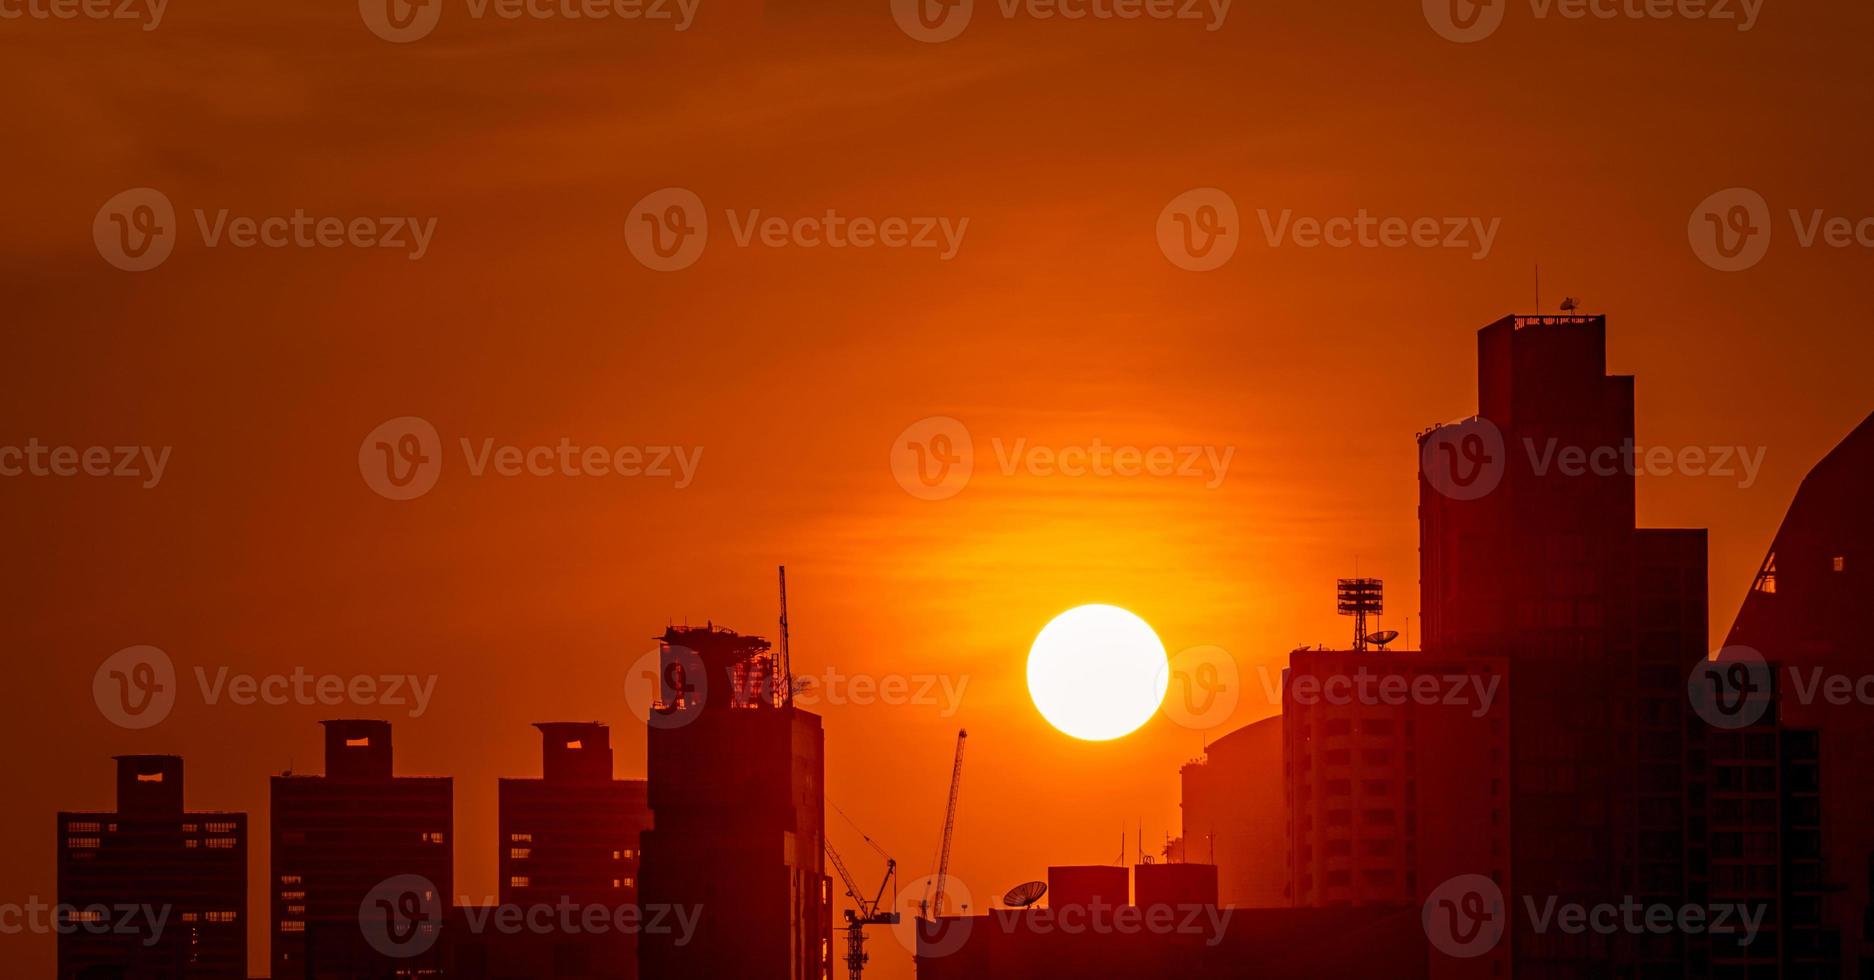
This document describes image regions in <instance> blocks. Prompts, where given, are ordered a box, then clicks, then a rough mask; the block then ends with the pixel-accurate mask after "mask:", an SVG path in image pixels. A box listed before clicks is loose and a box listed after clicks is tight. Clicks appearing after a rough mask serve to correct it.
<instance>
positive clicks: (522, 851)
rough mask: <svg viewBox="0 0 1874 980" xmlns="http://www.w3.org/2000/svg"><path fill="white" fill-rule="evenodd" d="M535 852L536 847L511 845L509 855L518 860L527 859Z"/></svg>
mask: <svg viewBox="0 0 1874 980" xmlns="http://www.w3.org/2000/svg"><path fill="white" fill-rule="evenodd" d="M533 852H534V849H533V848H531V847H510V848H508V857H510V858H513V859H514V860H516V861H525V860H527V858H528V856H529V855H531V854H533Z"/></svg>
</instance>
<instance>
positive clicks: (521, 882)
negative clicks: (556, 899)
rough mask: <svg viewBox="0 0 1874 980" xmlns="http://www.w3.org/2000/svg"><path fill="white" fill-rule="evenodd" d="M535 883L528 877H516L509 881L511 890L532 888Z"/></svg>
mask: <svg viewBox="0 0 1874 980" xmlns="http://www.w3.org/2000/svg"><path fill="white" fill-rule="evenodd" d="M533 884H534V881H533V879H532V878H529V877H527V876H526V875H515V876H514V877H512V878H509V879H508V887H509V888H532V887H533Z"/></svg>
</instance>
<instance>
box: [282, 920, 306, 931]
mask: <svg viewBox="0 0 1874 980" xmlns="http://www.w3.org/2000/svg"><path fill="white" fill-rule="evenodd" d="M280 931H281V932H305V931H306V924H305V923H304V922H282V923H280Z"/></svg>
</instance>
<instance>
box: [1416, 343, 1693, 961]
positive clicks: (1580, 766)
mask: <svg viewBox="0 0 1874 980" xmlns="http://www.w3.org/2000/svg"><path fill="white" fill-rule="evenodd" d="M1606 353H1607V322H1606V318H1604V317H1600V316H1511V317H1505V318H1503V319H1501V320H1499V321H1497V322H1496V323H1493V324H1491V325H1489V326H1487V327H1485V328H1483V329H1482V330H1480V331H1479V332H1478V405H1479V410H1478V414H1477V416H1475V417H1474V418H1471V419H1468V420H1465V421H1463V422H1461V423H1456V424H1454V425H1451V426H1441V427H1437V428H1434V429H1431V430H1429V431H1427V432H1425V433H1422V434H1421V435H1420V437H1419V446H1420V452H1421V456H1420V459H1421V467H1420V493H1419V499H1420V507H1419V520H1420V575H1419V577H1420V591H1421V604H1422V609H1421V615H1422V619H1421V622H1422V628H1423V633H1422V636H1423V644H1424V647H1425V649H1426V650H1427V651H1429V652H1431V653H1434V654H1436V655H1438V656H1441V657H1450V656H1458V657H1477V656H1484V657H1503V658H1505V659H1506V660H1507V661H1508V665H1509V673H1510V676H1511V678H1512V680H1513V683H1512V685H1511V691H1512V693H1511V696H1510V716H1509V725H1510V745H1511V762H1510V777H1509V783H1510V811H1511V813H1512V814H1513V815H1514V820H1513V822H1512V825H1511V871H1510V875H1511V880H1512V887H1511V888H1510V889H1506V893H1507V894H1508V895H1509V898H1510V904H1511V906H1512V908H1518V907H1522V905H1523V904H1524V901H1525V900H1526V899H1528V900H1533V901H1535V902H1537V903H1538V904H1544V903H1548V902H1555V903H1560V904H1567V905H1574V904H1580V905H1584V906H1588V907H1592V906H1594V905H1597V904H1601V903H1604V902H1610V901H1611V902H1619V901H1621V900H1623V899H1624V898H1628V897H1633V898H1643V899H1645V900H1647V901H1661V902H1668V903H1670V904H1673V905H1678V904H1683V903H1685V902H1686V901H1688V900H1689V899H1690V898H1691V897H1693V895H1692V890H1691V889H1692V883H1693V882H1694V881H1695V879H1696V877H1697V874H1698V869H1697V868H1696V867H1695V866H1694V864H1693V862H1694V859H1695V857H1696V854H1695V851H1696V848H1695V845H1694V842H1693V841H1692V840H1691V839H1690V838H1689V836H1688V833H1689V830H1693V829H1696V827H1697V821H1698V820H1699V815H1698V814H1695V813H1693V812H1691V811H1690V809H1688V807H1689V806H1690V805H1692V804H1695V803H1696V802H1697V801H1692V803H1691V804H1688V803H1685V802H1682V801H1684V800H1685V799H1686V798H1687V787H1688V786H1689V785H1692V784H1693V783H1695V782H1696V777H1695V774H1692V773H1689V772H1688V771H1687V769H1686V766H1687V765H1688V764H1690V763H1694V762H1696V760H1697V758H1698V753H1697V750H1696V746H1694V745H1692V744H1691V742H1690V738H1691V736H1689V735H1688V732H1690V731H1692V726H1691V724H1690V723H1689V720H1688V714H1687V713H1688V712H1689V711H1690V707H1689V705H1688V703H1687V700H1686V698H1685V690H1684V683H1685V678H1686V677H1687V676H1688V675H1689V673H1690V671H1691V670H1692V669H1693V668H1694V666H1695V665H1696V664H1697V663H1699V662H1701V661H1703V660H1704V658H1705V656H1706V651H1705V646H1704V632H1705V630H1704V627H1703V625H1702V620H1698V619H1697V618H1696V617H1695V616H1694V615H1693V614H1692V610H1693V609H1695V608H1700V607H1702V605H1703V599H1702V594H1701V595H1698V596H1696V597H1692V596H1688V595H1687V594H1686V593H1688V592H1696V591H1699V590H1701V589H1702V586H1699V585H1696V584H1695V583H1702V582H1703V581H1704V561H1705V558H1704V553H1703V539H1702V536H1701V535H1702V532H1695V531H1673V532H1655V531H1640V530H1638V529H1637V528H1636V522H1635V482H1634V474H1635V466H1634V461H1633V454H1634V452H1635V451H1636V450H1635V444H1634V394H1633V392H1634V389H1633V379H1632V378H1631V377H1627V376H1611V375H1608V374H1607V373H1606ZM1643 573H1644V574H1647V575H1657V576H1660V577H1662V578H1665V577H1670V578H1671V579H1672V583H1673V584H1671V585H1670V586H1667V585H1665V584H1663V583H1662V582H1655V583H1654V584H1655V585H1660V586H1661V588H1663V589H1665V591H1667V592H1670V593H1673V594H1674V595H1677V596H1678V599H1677V604H1676V606H1674V608H1671V609H1651V608H1648V607H1645V606H1643V604H1642V603H1641V601H1640V594H1641V591H1642V587H1641V582H1640V577H1641V575H1642V574H1643ZM1694 600H1695V601H1694ZM1675 684H1676V685H1677V686H1676V688H1675V687H1674V685H1675ZM1511 923H1512V928H1511V931H1510V941H1511V944H1512V947H1513V956H1514V962H1515V967H1516V972H1517V973H1518V974H1519V975H1529V976H1541V977H1575V976H1600V975H1604V972H1605V971H1606V969H1607V964H1608V963H1610V962H1619V963H1622V964H1623V969H1626V970H1628V971H1630V972H1631V973H1632V975H1636V976H1660V977H1679V976H1684V975H1686V974H1687V973H1691V974H1694V975H1696V974H1698V973H1699V971H1701V970H1702V969H1703V968H1704V967H1703V965H1702V964H1701V963H1700V962H1699V961H1698V957H1699V956H1700V955H1701V954H1700V950H1699V949H1698V948H1697V944H1696V943H1689V942H1687V940H1686V937H1685V936H1684V935H1682V934H1678V933H1674V934H1670V935H1666V936H1663V937H1660V936H1647V937H1633V936H1626V935H1622V936H1608V935H1601V934H1596V933H1588V934H1579V935H1574V934H1567V933H1565V932H1562V931H1560V930H1538V929H1536V928H1534V925H1533V922H1532V917H1530V916H1526V915H1513V916H1511Z"/></svg>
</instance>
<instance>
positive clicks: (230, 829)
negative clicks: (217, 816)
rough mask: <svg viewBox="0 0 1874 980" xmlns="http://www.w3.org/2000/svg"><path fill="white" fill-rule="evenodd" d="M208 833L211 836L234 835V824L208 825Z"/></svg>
mask: <svg viewBox="0 0 1874 980" xmlns="http://www.w3.org/2000/svg"><path fill="white" fill-rule="evenodd" d="M208 832H209V833H211V834H232V833H234V824H233V823H232V822H227V821H223V822H220V823H211V824H209V825H208Z"/></svg>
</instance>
